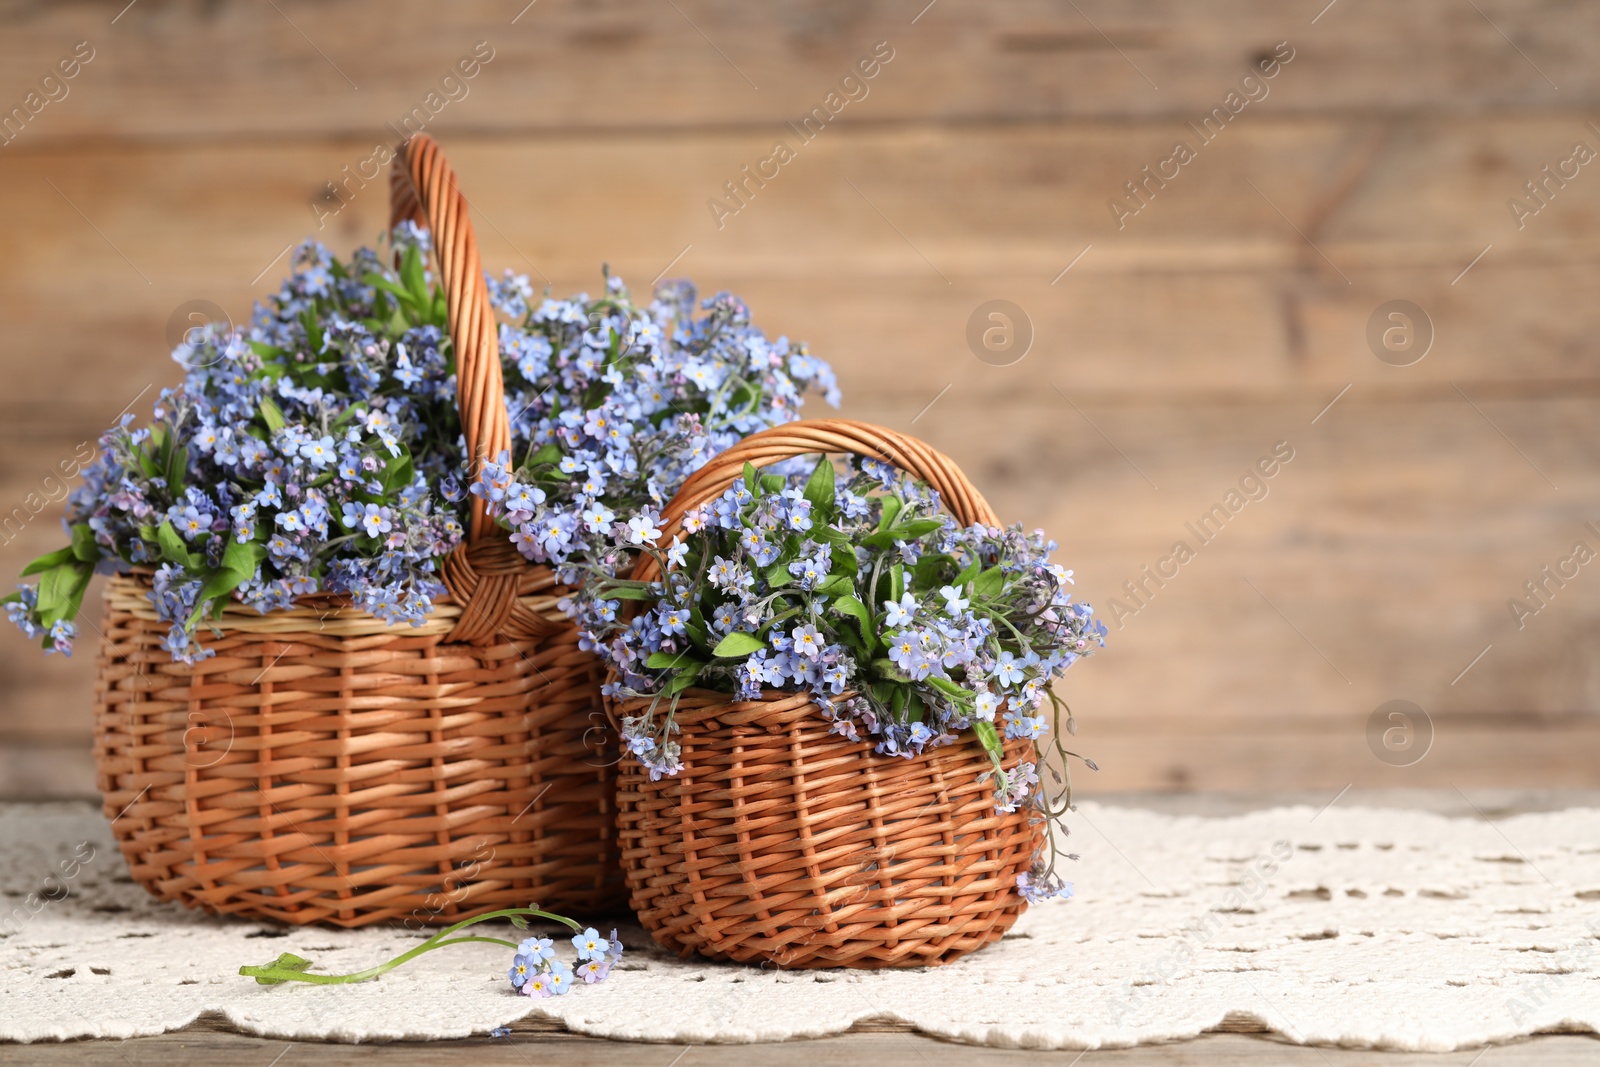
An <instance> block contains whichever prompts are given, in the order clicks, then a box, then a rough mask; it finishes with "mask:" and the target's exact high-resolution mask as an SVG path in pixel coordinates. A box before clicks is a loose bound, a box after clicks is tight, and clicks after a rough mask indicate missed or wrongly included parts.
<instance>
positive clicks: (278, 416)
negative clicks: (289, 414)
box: [261, 396, 288, 433]
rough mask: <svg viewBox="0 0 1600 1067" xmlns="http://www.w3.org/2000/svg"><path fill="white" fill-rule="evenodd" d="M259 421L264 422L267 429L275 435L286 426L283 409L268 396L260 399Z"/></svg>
mask: <svg viewBox="0 0 1600 1067" xmlns="http://www.w3.org/2000/svg"><path fill="white" fill-rule="evenodd" d="M261 421H263V422H265V423H266V424H267V429H269V430H271V431H272V432H273V433H277V432H278V431H279V430H281V429H283V428H284V427H285V426H286V425H288V423H287V422H286V421H285V420H284V417H283V409H282V408H280V407H279V406H278V403H277V401H275V400H273V399H272V398H271V397H270V396H264V397H262V398H261Z"/></svg>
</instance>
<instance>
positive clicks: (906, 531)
mask: <svg viewBox="0 0 1600 1067" xmlns="http://www.w3.org/2000/svg"><path fill="white" fill-rule="evenodd" d="M943 526H944V520H943V519H912V520H911V521H910V522H907V523H902V524H901V525H899V526H896V527H894V529H893V530H891V531H890V532H891V533H893V534H894V536H895V538H896V539H898V540H901V541H915V540H916V539H917V538H919V537H923V536H925V535H927V534H931V533H933V531H935V530H938V529H941V528H942V527H943Z"/></svg>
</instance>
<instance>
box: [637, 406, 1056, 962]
mask: <svg viewBox="0 0 1600 1067" xmlns="http://www.w3.org/2000/svg"><path fill="white" fill-rule="evenodd" d="M815 452H853V453H857V454H859V455H864V456H871V457H874V458H878V459H883V460H887V461H890V462H892V463H895V464H896V465H898V466H900V467H901V468H903V469H905V470H907V471H909V472H911V473H912V474H914V475H916V476H917V477H919V478H921V479H922V480H924V481H926V482H927V483H928V484H929V485H931V486H933V487H934V488H935V489H937V490H939V493H940V496H941V497H942V498H943V500H944V503H945V505H946V507H948V508H949V509H950V510H951V512H952V514H954V515H955V516H956V517H957V518H958V519H959V520H960V521H961V522H962V523H963V524H970V523H974V522H981V523H986V524H995V523H996V519H995V517H994V513H993V512H992V511H991V510H990V509H989V506H988V504H986V503H985V502H984V500H983V498H982V497H981V496H980V495H979V494H978V493H977V491H976V490H975V489H973V487H972V485H971V483H969V482H968V481H967V479H966V478H965V477H963V476H962V474H961V472H960V471H959V470H958V469H956V467H955V465H954V464H952V463H951V462H950V460H949V459H947V458H946V457H944V456H943V455H941V454H940V453H938V452H936V451H934V450H933V449H932V448H930V447H928V446H927V445H926V444H923V443H922V442H920V441H917V440H914V439H912V438H907V437H903V436H901V435H899V434H896V433H893V432H891V431H888V430H883V429H878V428H875V427H870V426H864V425H861V424H859V423H851V422H844V421H839V420H817V421H805V422H795V423H791V424H789V425H787V426H782V427H778V428H775V429H771V430H766V431H763V432H761V433H758V434H754V435H753V436H751V437H749V438H747V439H745V440H744V441H743V442H741V443H739V444H737V445H734V446H733V447H732V448H730V449H728V450H727V451H726V452H723V453H722V454H721V455H719V456H717V457H716V458H714V459H713V460H711V462H710V463H708V464H707V465H706V466H705V467H703V468H702V469H701V470H700V471H698V472H697V473H696V474H695V475H693V476H692V477H691V478H690V479H689V480H688V481H687V482H686V483H685V484H684V485H683V487H682V488H681V489H680V490H679V492H678V494H677V496H676V497H675V498H674V499H673V501H672V503H671V504H670V505H669V506H668V508H667V509H666V513H665V516H664V520H663V523H662V528H663V529H664V530H666V531H667V532H668V534H669V535H670V534H671V533H672V532H674V531H676V530H678V529H679V528H680V527H679V524H680V522H681V520H682V518H683V515H684V514H685V513H686V512H687V511H689V510H690V509H691V508H693V507H696V506H698V505H700V504H703V503H705V502H707V501H709V500H713V499H715V498H716V497H717V496H718V495H720V494H721V493H722V492H723V491H724V490H725V489H726V488H727V487H728V486H730V485H731V484H733V481H734V480H735V479H736V478H738V477H739V473H740V471H741V469H742V467H743V464H744V463H745V462H747V461H748V462H750V463H752V464H755V465H756V466H763V465H765V464H769V463H773V462H777V461H779V460H783V459H788V458H791V457H793V456H797V455H804V454H806V453H815ZM655 575H656V571H655V567H654V564H653V563H652V562H651V561H649V560H648V559H647V560H646V561H645V563H644V565H643V566H642V567H641V568H640V570H639V572H638V573H636V574H635V577H639V578H644V579H646V580H650V579H653V578H654V577H655ZM649 701H650V698H634V699H631V700H625V701H619V702H617V703H616V704H614V705H613V706H612V707H611V711H612V713H613V715H617V716H621V715H629V714H635V713H637V712H639V711H640V710H642V708H643V707H644V706H645V705H647V704H648V703H649ZM676 721H677V723H678V725H679V727H680V728H681V733H680V735H679V736H678V737H677V741H678V742H679V744H680V745H681V746H682V749H683V751H682V759H683V764H684V767H683V770H682V771H680V772H679V773H678V775H677V776H676V777H672V778H663V779H662V780H660V781H656V782H652V781H650V780H649V777H648V775H646V774H645V773H644V771H643V770H642V769H641V768H640V766H639V764H638V763H637V762H636V761H634V760H632V759H624V761H623V763H622V765H621V769H620V774H619V776H618V779H617V811H618V815H617V820H618V835H619V837H620V839H621V844H622V863H623V867H624V869H625V871H626V872H627V879H628V889H629V892H630V898H631V903H632V905H633V909H634V911H636V912H637V913H638V915H639V920H640V922H641V923H643V925H644V927H645V928H646V929H647V930H649V931H650V933H651V935H652V936H653V937H654V938H655V940H656V941H657V942H658V943H660V944H661V945H663V946H664V947H666V948H669V949H672V950H674V951H677V952H679V953H681V954H683V955H685V956H687V955H689V954H690V953H699V954H700V955H702V956H708V957H710V958H712V959H728V960H739V961H744V962H749V961H764V962H770V963H774V964H776V965H778V966H780V967H840V966H848V967H863V968H877V967H915V966H923V965H929V964H941V963H948V962H950V961H951V960H954V959H956V958H958V957H960V956H963V955H965V954H966V953H968V952H972V951H973V950H975V949H978V948H981V947H983V946H984V945H987V944H989V943H990V942H993V941H997V940H999V939H1000V937H1001V935H1003V934H1004V933H1005V931H1006V930H1007V929H1009V928H1010V927H1011V924H1012V923H1014V922H1015V921H1016V919H1017V916H1018V915H1020V914H1021V912H1022V909H1023V907H1024V903H1023V901H1022V899H1021V897H1019V896H1018V895H1017V893H1016V879H1017V875H1018V874H1020V873H1022V872H1023V871H1025V870H1027V869H1028V865H1029V863H1030V862H1031V860H1032V857H1033V853H1034V850H1035V848H1036V847H1037V846H1038V845H1039V844H1040V843H1041V842H1042V834H1043V830H1042V827H1041V826H1040V825H1039V824H1037V823H1035V822H1030V819H1029V816H1028V814H1027V813H1025V812H1022V811H1018V812H1012V813H1008V814H999V813H997V812H996V811H995V806H994V791H993V790H994V787H993V784H992V783H991V782H989V781H980V780H979V776H980V775H982V774H983V772H985V771H986V770H988V769H989V768H990V766H991V765H990V762H989V757H988V755H987V754H986V753H985V752H984V750H983V747H982V746H981V745H980V744H979V743H978V742H977V741H976V740H971V739H968V740H966V741H963V742H961V743H958V744H955V745H952V746H949V747H945V748H939V749H935V750H933V751H931V752H929V753H926V754H924V755H922V756H919V757H917V758H915V759H909V760H908V759H903V758H899V757H891V756H880V755H877V754H875V753H874V752H873V751H872V745H871V744H870V743H868V742H865V741H861V742H855V741H850V740H847V739H845V738H843V737H840V736H839V735H837V734H834V733H831V732H830V730H829V723H828V722H827V721H826V720H824V719H823V717H822V715H821V714H820V713H819V712H818V710H817V708H816V707H815V705H813V704H812V703H811V702H810V700H809V698H808V697H807V696H806V695H804V694H798V695H797V694H793V693H780V692H770V693H768V694H767V695H766V696H765V697H764V699H762V700H758V701H748V702H734V701H733V700H732V698H731V697H730V696H729V695H728V694H726V693H715V692H710V691H707V690H700V689H689V690H687V691H685V692H684V694H683V696H682V699H681V701H680V703H679V704H678V710H677V715H676ZM1028 748H1029V746H1028V743H1027V742H1023V741H1014V742H1011V743H1010V744H1009V745H1008V746H1007V748H1006V752H1005V758H1004V761H1003V762H1004V764H1005V765H1006V766H1007V767H1012V766H1015V765H1016V763H1017V762H1018V761H1020V760H1022V759H1023V758H1025V754H1026V753H1027V751H1028Z"/></svg>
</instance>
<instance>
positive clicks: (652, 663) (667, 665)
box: [645, 652, 705, 673]
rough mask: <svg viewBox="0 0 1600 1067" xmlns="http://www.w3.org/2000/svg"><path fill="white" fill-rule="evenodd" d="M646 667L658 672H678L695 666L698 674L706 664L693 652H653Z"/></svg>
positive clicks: (646, 662)
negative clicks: (699, 669)
mask: <svg viewBox="0 0 1600 1067" xmlns="http://www.w3.org/2000/svg"><path fill="white" fill-rule="evenodd" d="M645 666H646V667H649V668H650V669H651V670H657V671H676V670H682V669H684V668H687V667H690V666H693V667H695V668H696V669H697V673H698V668H700V667H704V666H705V663H704V662H703V661H701V660H699V659H696V658H695V656H694V653H692V652H652V653H650V658H649V659H648V660H647V661H645Z"/></svg>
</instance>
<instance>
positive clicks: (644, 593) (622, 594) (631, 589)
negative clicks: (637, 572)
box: [601, 582, 656, 600]
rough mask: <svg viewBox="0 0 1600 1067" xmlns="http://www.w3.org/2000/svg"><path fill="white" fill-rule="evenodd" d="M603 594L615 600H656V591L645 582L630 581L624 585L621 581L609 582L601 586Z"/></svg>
mask: <svg viewBox="0 0 1600 1067" xmlns="http://www.w3.org/2000/svg"><path fill="white" fill-rule="evenodd" d="M601 589H602V592H601V595H602V596H605V597H610V598H612V599H615V600H654V599H656V593H655V591H654V590H652V589H650V588H649V586H647V585H646V584H645V583H644V582H630V583H628V584H627V585H623V584H622V583H621V582H617V583H612V582H607V583H606V584H605V585H604V586H602V587H601Z"/></svg>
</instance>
